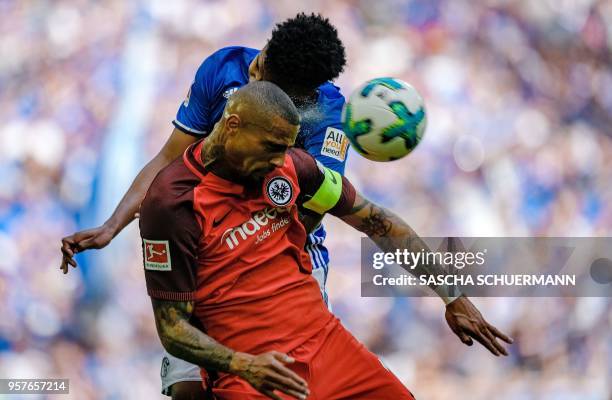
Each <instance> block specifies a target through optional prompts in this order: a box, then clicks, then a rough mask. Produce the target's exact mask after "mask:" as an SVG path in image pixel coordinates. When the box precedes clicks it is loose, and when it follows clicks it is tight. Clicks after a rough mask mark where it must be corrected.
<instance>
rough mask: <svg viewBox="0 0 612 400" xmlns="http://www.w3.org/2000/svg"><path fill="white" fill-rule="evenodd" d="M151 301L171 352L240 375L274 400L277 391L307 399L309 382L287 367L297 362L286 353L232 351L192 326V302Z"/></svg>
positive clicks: (159, 329)
mask: <svg viewBox="0 0 612 400" xmlns="http://www.w3.org/2000/svg"><path fill="white" fill-rule="evenodd" d="M151 301H152V302H153V312H154V314H155V325H156V326H157V332H158V334H159V337H160V339H161V342H162V345H163V346H164V348H165V349H166V350H167V351H168V353H170V354H172V355H173V356H175V357H178V358H182V359H183V360H185V361H188V362H190V363H192V364H196V365H199V366H201V367H205V368H206V369H208V370H216V371H220V372H228V373H230V374H234V375H238V376H239V377H241V378H243V379H244V380H246V381H247V382H249V384H251V386H253V387H254V388H255V389H257V390H258V391H259V392H260V393H263V394H265V395H266V396H268V397H270V398H272V399H280V397H279V396H278V395H277V394H276V393H275V392H274V391H275V390H279V391H281V392H283V393H286V394H288V395H290V396H293V397H294V398H296V399H306V397H307V396H308V394H309V392H308V383H307V382H306V381H305V380H304V379H303V378H301V377H300V376H299V375H298V374H296V373H295V372H293V371H292V370H291V369H289V368H288V367H286V366H285V365H286V364H291V363H293V362H295V360H294V359H293V358H291V357H289V356H288V355H287V354H284V353H280V352H277V351H269V352H267V353H262V354H257V355H252V354H248V353H241V352H238V351H233V350H232V349H230V348H227V347H225V346H223V345H222V344H220V343H218V342H216V341H215V340H214V339H213V338H211V337H210V336H208V335H206V334H205V333H204V332H202V331H201V330H199V329H198V328H196V327H195V326H193V325H192V324H190V323H189V319H190V317H191V314H192V312H193V302H191V301H165V300H157V299H153V298H152V299H151Z"/></svg>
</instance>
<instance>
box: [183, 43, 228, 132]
mask: <svg viewBox="0 0 612 400" xmlns="http://www.w3.org/2000/svg"><path fill="white" fill-rule="evenodd" d="M215 55H216V53H215V54H213V55H211V56H210V57H208V58H207V59H206V60H204V62H203V63H202V65H200V68H198V71H197V72H196V76H195V79H194V81H193V83H192V84H191V87H190V88H189V92H188V93H187V97H186V98H185V101H183V103H181V106H180V107H179V110H178V112H177V114H176V118H175V120H174V121H172V123H173V124H174V126H176V127H177V128H178V129H180V130H181V131H183V132H185V133H187V134H189V135H193V136H198V137H200V136H204V135H207V134H208V133H210V131H211V130H212V127H213V125H214V121H212V118H211V111H210V106H211V102H212V100H213V98H212V96H213V95H214V93H216V92H217V89H218V88H217V86H219V85H221V84H222V82H219V80H218V79H215V78H216V77H217V76H218V74H217V73H216V71H217V67H218V63H217V62H216V60H215Z"/></svg>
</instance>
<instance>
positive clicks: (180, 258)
mask: <svg viewBox="0 0 612 400" xmlns="http://www.w3.org/2000/svg"><path fill="white" fill-rule="evenodd" d="M202 143H203V142H197V143H195V144H194V145H192V146H191V147H189V148H188V149H187V151H186V152H185V154H184V156H183V157H182V158H179V159H177V160H175V161H174V162H173V163H171V164H170V165H169V166H167V167H166V168H165V169H163V170H162V171H161V172H160V173H159V174H158V176H157V177H156V178H155V180H154V181H153V183H152V184H151V187H150V189H149V191H148V193H147V196H146V198H145V199H144V201H143V203H142V206H141V210H140V231H141V236H142V239H143V257H144V265H145V276H146V281H147V289H148V293H149V295H150V296H151V297H153V298H158V299H163V300H172V301H194V303H195V308H194V315H195V316H196V317H197V319H198V320H199V321H200V323H201V325H202V326H203V327H204V329H205V330H206V333H207V334H208V335H209V336H211V337H213V338H214V339H215V340H217V341H218V342H220V343H222V344H223V345H225V346H228V347H230V348H232V349H234V350H237V351H243V352H250V353H261V352H265V351H270V350H278V351H284V352H287V351H290V350H291V349H294V348H295V347H297V346H299V345H300V344H301V343H303V342H304V341H306V340H307V339H308V338H310V337H312V336H313V335H315V334H316V333H317V332H318V331H319V330H321V329H322V328H323V327H324V326H325V325H326V323H327V322H328V321H329V320H330V319H331V318H332V314H331V313H330V312H329V311H328V309H327V307H326V306H325V304H324V302H323V300H322V298H321V293H320V290H319V287H318V285H317V282H316V281H315V279H314V278H313V277H312V276H311V269H312V267H311V264H310V258H309V256H308V254H307V253H306V252H305V251H304V244H305V242H306V231H305V229H304V227H303V225H302V224H301V223H300V221H299V219H298V208H299V207H301V205H302V204H303V203H304V202H305V201H306V200H307V199H309V198H310V197H311V196H313V195H315V193H316V192H317V190H318V189H319V187H320V186H321V185H322V183H323V181H324V172H323V171H322V170H321V169H320V168H319V166H318V165H317V163H316V161H315V160H314V158H312V156H310V155H309V154H308V153H306V152H304V151H302V150H296V149H291V150H289V151H288V152H287V155H286V156H285V163H284V165H283V167H281V168H276V169H275V170H274V171H272V172H270V173H269V174H268V175H267V176H266V178H265V179H264V181H263V183H262V187H261V188H259V189H260V190H247V189H246V188H245V187H244V186H243V185H241V184H238V183H234V182H231V181H228V180H226V179H223V178H221V177H219V176H217V175H215V174H214V173H212V172H209V171H207V170H206V169H205V168H204V165H203V163H202V161H201V148H202ZM342 183H343V185H342V192H341V194H340V195H339V199H338V201H337V203H336V204H335V206H333V208H331V210H330V211H329V212H330V213H331V214H334V215H337V216H341V215H345V214H347V213H348V212H349V210H350V209H351V207H352V205H353V202H354V198H355V191H354V189H353V187H352V186H351V185H350V183H349V182H348V181H347V180H346V179H345V178H342Z"/></svg>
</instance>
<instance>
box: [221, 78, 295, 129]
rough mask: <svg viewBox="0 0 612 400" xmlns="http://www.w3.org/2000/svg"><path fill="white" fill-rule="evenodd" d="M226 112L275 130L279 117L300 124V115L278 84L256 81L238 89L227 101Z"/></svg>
mask: <svg viewBox="0 0 612 400" xmlns="http://www.w3.org/2000/svg"><path fill="white" fill-rule="evenodd" d="M225 114H226V115H229V114H237V115H239V116H240V118H241V120H243V121H245V122H248V123H252V124H256V125H258V126H260V127H262V128H264V129H266V130H273V129H274V127H275V125H276V122H278V118H279V117H280V118H281V119H282V120H283V121H285V122H287V123H289V124H290V125H299V124H300V115H299V113H298V110H297V108H296V107H295V105H294V104H293V102H292V101H291V99H290V98H289V96H288V95H287V94H286V93H285V92H284V91H283V90H282V89H281V88H279V87H278V86H277V85H275V84H274V83H271V82H266V81H255V82H251V83H248V84H247V85H245V86H243V87H242V88H240V89H239V90H238V91H236V92H235V93H234V94H233V95H232V97H231V98H230V100H229V101H228V103H227V106H226V109H225Z"/></svg>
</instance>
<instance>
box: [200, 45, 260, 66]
mask: <svg viewBox="0 0 612 400" xmlns="http://www.w3.org/2000/svg"><path fill="white" fill-rule="evenodd" d="M258 53H259V50H257V49H252V48H250V47H244V46H228V47H223V48H220V49H219V50H217V51H215V52H214V53H212V54H211V55H210V56H208V57H207V58H206V59H204V61H203V62H202V65H201V66H200V69H211V68H227V67H228V66H229V67H232V66H233V67H237V66H240V67H242V66H244V65H246V66H247V67H248V65H249V63H250V62H251V61H252V60H253V58H255V56H256V55H257V54H258Z"/></svg>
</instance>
